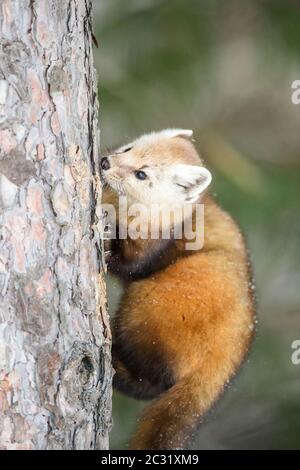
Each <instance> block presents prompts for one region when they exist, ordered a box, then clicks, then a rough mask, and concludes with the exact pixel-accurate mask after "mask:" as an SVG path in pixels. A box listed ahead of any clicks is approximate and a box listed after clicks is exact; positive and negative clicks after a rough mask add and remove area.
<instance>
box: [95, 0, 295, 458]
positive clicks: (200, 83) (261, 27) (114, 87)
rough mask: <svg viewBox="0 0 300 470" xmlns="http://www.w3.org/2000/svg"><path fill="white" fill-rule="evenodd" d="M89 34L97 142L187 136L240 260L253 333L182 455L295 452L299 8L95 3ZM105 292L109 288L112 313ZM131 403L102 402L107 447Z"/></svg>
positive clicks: (131, 414) (113, 293)
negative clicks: (110, 407)
mask: <svg viewBox="0 0 300 470" xmlns="http://www.w3.org/2000/svg"><path fill="white" fill-rule="evenodd" d="M94 29H95V35H96V37H97V39H98V41H99V44H100V48H99V49H98V50H95V62H96V67H97V69H98V72H99V85H100V90H99V96H100V122H101V144H102V146H103V147H105V146H110V145H117V144H119V143H126V141H130V140H131V139H132V138H133V137H136V136H137V135H139V134H140V133H143V132H148V131H150V130H156V129H161V128H163V127H173V126H174V127H184V128H192V129H194V132H195V137H196V145H197V148H198V150H199V151H200V153H201V154H202V155H203V158H204V160H205V162H206V164H207V165H208V166H209V167H210V168H211V169H212V170H213V176H214V184H213V192H214V193H215V194H216V196H217V198H218V200H219V202H220V203H221V205H222V206H223V207H224V208H226V209H228V210H229V211H230V212H231V213H232V214H233V215H234V216H235V218H236V219H237V220H238V221H239V223H240V224H241V226H242V229H243V231H244V232H245V234H246V236H247V239H248V241H249V246H250V251H251V253H252V258H253V264H254V272H255V278H256V284H257V297H258V318H259V323H258V328H257V338H256V341H255V343H254V345H253V351H252V354H251V355H250V357H249V360H248V361H247V364H246V365H245V366H244V368H243V370H242V372H241V373H240V374H239V376H238V377H237V378H236V380H235V381H234V382H233V384H232V385H231V390H229V391H228V392H227V393H226V395H225V397H224V398H223V399H222V401H221V402H220V403H219V404H218V405H217V406H216V409H215V410H214V412H212V413H210V415H209V417H208V419H207V423H206V424H204V425H203V426H202V428H201V430H200V432H199V433H198V435H197V437H196V439H195V442H194V444H193V445H194V448H199V449H200V448H201V449H218V448H241V449H245V448H270V449H273V448H274V449H276V448H286V449H288V448H299V447H300V400H299V391H300V366H295V365H293V364H292V362H291V353H292V349H291V343H292V341H293V340H295V339H299V338H300V289H299V283H300V263H299V261H300V256H299V245H300V242H299V240H300V217H299V216H300V132H299V130H300V129H299V122H300V105H298V106H297V105H293V104H292V103H291V83H292V82H293V81H294V80H296V79H300V55H299V44H300V4H299V2H298V1H296V0H295V1H292V0H290V1H285V2H283V1H281V0H272V1H271V0H269V1H268V0H261V1H259V0H257V1H256V0H246V1H243V2H241V1H238V0H228V1H227V2H223V1H221V0H189V1H184V0H172V1H170V0H169V1H167V0H129V1H126V2H124V0H109V1H108V0H100V1H94ZM118 295H119V290H118V287H116V284H115V283H113V284H112V285H111V288H110V297H111V305H112V310H113V308H115V307H114V305H115V304H116V299H117V297H118ZM143 405H144V404H143V403H140V402H137V401H135V400H131V399H129V398H126V397H123V396H120V395H118V394H117V393H116V394H115V397H114V427H113V431H112V434H111V444H112V447H113V448H125V445H126V441H127V439H128V436H129V433H130V432H131V431H132V429H133V428H134V427H135V423H136V419H137V415H138V413H139V412H140V411H141V409H142V407H143Z"/></svg>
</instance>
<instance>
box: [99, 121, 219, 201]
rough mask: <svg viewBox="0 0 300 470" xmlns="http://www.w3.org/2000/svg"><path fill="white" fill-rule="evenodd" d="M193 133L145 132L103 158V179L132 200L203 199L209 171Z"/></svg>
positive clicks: (184, 131) (178, 131)
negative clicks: (201, 158)
mask: <svg viewBox="0 0 300 470" xmlns="http://www.w3.org/2000/svg"><path fill="white" fill-rule="evenodd" d="M192 134H193V132H192V131H191V130H185V129H165V130H163V131H160V132H153V133H151V134H146V135H143V136H141V137H139V138H138V139H136V140H134V141H133V142H131V143H129V144H127V145H124V146H123V147H120V148H118V149H117V150H115V151H114V152H112V153H110V154H109V155H107V156H105V157H103V158H102V159H101V173H102V176H103V179H104V181H105V182H106V183H107V184H108V185H109V186H110V187H111V188H112V189H113V190H115V191H116V192H118V193H119V194H120V195H124V196H127V197H128V198H129V199H130V201H131V202H138V203H143V204H146V205H149V204H162V203H163V204H165V205H168V204H170V205H174V204H176V205H183V204H186V203H193V202H196V201H199V200H200V195H201V193H202V192H203V191H204V190H205V189H206V188H207V186H208V185H209V184H210V182H211V174H210V172H209V171H208V170H207V169H206V168H204V167H203V166H202V162H201V160H200V158H199V155H198V154H197V151H196V149H195V147H194V145H193V144H192V142H191V140H190V139H191V137H192Z"/></svg>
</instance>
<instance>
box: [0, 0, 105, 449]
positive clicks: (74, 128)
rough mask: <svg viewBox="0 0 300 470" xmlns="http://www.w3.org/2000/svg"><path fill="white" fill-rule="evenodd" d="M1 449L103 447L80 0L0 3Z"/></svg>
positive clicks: (100, 305) (83, 4)
mask: <svg viewBox="0 0 300 470" xmlns="http://www.w3.org/2000/svg"><path fill="white" fill-rule="evenodd" d="M0 35H1V46H0V227H1V233H0V319H1V320H0V321H1V324H0V448H2V449H95V448H97V449H105V448H107V447H108V430H109V427H110V420H111V371H112V368H111V361H110V330H109V325H108V317H107V312H106V292H105V285H104V281H103V272H102V265H103V263H102V239H101V230H100V228H101V227H99V224H100V219H101V217H100V205H99V197H100V192H101V187H100V180H99V173H98V166H99V165H98V163H99V162H98V154H99V153H98V152H99V136H98V131H97V111H98V103H97V98H96V80H95V75H94V68H93V59H92V31H91V1H90V0H70V1H61V0H38V1H35V0H15V1H13V0H2V1H1V3H0Z"/></svg>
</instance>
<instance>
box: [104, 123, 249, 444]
mask: <svg viewBox="0 0 300 470" xmlns="http://www.w3.org/2000/svg"><path fill="white" fill-rule="evenodd" d="M191 137H192V131H190V130H182V129H166V130H163V131H161V132H153V133H150V134H147V135H143V136H142V137H140V138H138V139H137V140H135V141H133V142H132V143H130V144H128V145H126V146H123V147H121V148H119V149H117V150H116V151H114V152H111V153H110V154H109V155H107V156H104V157H103V158H101V162H100V165H101V174H102V177H103V180H104V182H105V183H106V186H107V187H106V189H105V190H104V197H103V202H104V203H111V204H113V205H114V207H115V208H118V204H119V196H120V195H122V196H126V198H127V200H128V205H129V206H130V204H132V203H137V202H138V203H142V204H144V205H145V206H147V207H150V206H151V205H154V204H156V205H157V204H158V205H159V207H161V208H163V209H162V210H164V209H165V208H166V207H168V206H169V207H171V206H172V207H173V206H174V207H175V206H176V208H177V209H178V208H180V207H181V206H183V205H184V204H191V205H192V207H193V210H192V212H191V213H192V215H191V216H190V217H191V218H192V226H193V227H195V217H194V214H195V206H196V204H198V203H201V204H203V205H204V243H203V246H202V247H201V248H200V249H198V250H187V249H186V242H187V239H185V237H183V238H181V239H179V238H175V237H174V236H172V234H174V228H175V224H178V223H180V224H182V223H183V221H184V217H183V216H182V219H181V220H179V221H178V218H177V219H176V217H173V218H170V222H169V223H170V225H171V227H170V228H171V230H170V232H171V237H170V238H169V239H165V238H163V237H162V235H161V230H160V231H159V237H158V238H156V239H151V237H150V236H148V237H147V238H145V237H144V238H143V239H142V238H137V239H132V238H130V237H127V238H125V239H124V238H122V239H121V238H120V237H119V236H118V234H119V233H120V230H121V229H122V228H124V227H122V225H124V224H125V220H124V218H122V217H119V219H118V220H117V231H116V237H115V239H114V240H110V241H109V244H110V246H109V250H108V251H107V267H108V270H109V271H110V272H111V273H113V274H115V275H117V276H119V277H120V278H121V279H122V280H123V281H124V283H125V288H124V294H123V297H122V299H121V302H120V306H119V309H118V312H117V314H116V316H115V318H114V319H113V327H112V336H113V346H112V356H113V367H114V369H115V376H114V381H113V385H114V387H115V388H116V389H117V390H119V391H121V392H123V393H125V394H127V395H129V396H132V397H135V398H140V399H151V400H152V399H154V401H153V402H152V403H151V404H150V405H149V406H148V407H146V410H145V412H144V414H143V415H142V417H141V420H140V422H139V425H138V428H137V431H136V433H135V435H134V436H133V438H132V440H131V442H130V445H129V447H130V448H131V449H158V450H159V449H183V448H185V446H187V445H188V441H189V439H190V438H191V436H192V434H193V433H194V431H195V430H196V429H197V427H198V425H199V423H200V422H201V419H202V418H203V416H204V414H205V413H206V412H207V411H208V410H209V409H210V408H211V407H212V405H213V404H214V403H215V402H216V400H217V399H218V398H219V397H220V395H221V394H222V392H223V391H224V388H225V386H226V385H227V384H228V383H229V381H230V380H231V378H232V377H233V376H234V374H235V373H236V372H237V370H238V369H239V367H240V366H241V363H242V362H243V359H244V358H245V355H246V353H247V351H248V348H249V344H250V340H251V337H252V332H253V329H254V307H253V304H254V302H253V296H252V279H251V273H250V263H249V260H248V255H247V249H246V247H245V242H244V239H243V236H242V235H241V232H240V230H239V228H238V227H237V225H236V223H235V222H234V221H233V219H232V218H231V217H230V216H229V215H228V214H227V213H226V212H224V211H223V210H222V209H221V208H220V207H219V206H218V205H217V203H216V202H215V201H214V199H213V198H212V197H211V196H210V195H208V194H207V193H206V188H207V186H208V185H209V183H210V181H211V174H210V172H209V171H208V170H207V169H206V168H204V166H203V163H202V161H201V159H200V157H199V155H198V153H197V151H196V149H195V147H194V145H193V143H192V140H191ZM177 209H176V210H177ZM129 219H130V217H129ZM154 220H155V219H154ZM175 220H176V222H175ZM156 222H157V223H158V225H160V224H161V218H160V217H158V218H157V219H156ZM153 223H155V222H153ZM160 229H161V226H160ZM149 230H150V225H149ZM148 233H150V231H149V232H148Z"/></svg>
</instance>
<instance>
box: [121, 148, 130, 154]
mask: <svg viewBox="0 0 300 470" xmlns="http://www.w3.org/2000/svg"><path fill="white" fill-rule="evenodd" d="M131 149H132V147H126V149H124V150H123V151H122V153H126V152H129V150H131Z"/></svg>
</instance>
